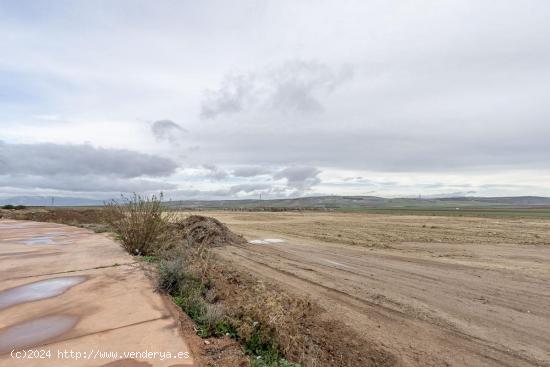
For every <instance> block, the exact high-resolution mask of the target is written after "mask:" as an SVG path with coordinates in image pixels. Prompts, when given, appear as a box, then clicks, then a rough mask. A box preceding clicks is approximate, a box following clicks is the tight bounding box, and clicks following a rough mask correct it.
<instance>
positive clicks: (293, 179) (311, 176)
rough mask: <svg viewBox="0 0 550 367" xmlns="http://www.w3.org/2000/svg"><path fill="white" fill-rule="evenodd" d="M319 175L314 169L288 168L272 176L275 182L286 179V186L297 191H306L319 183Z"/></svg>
mask: <svg viewBox="0 0 550 367" xmlns="http://www.w3.org/2000/svg"><path fill="white" fill-rule="evenodd" d="M319 173H321V171H319V170H318V169H317V168H315V167H288V168H285V169H283V170H281V171H279V172H277V173H276V174H275V175H273V178H274V179H276V180H280V179H286V182H287V186H289V187H291V188H295V189H298V190H307V189H309V188H311V187H312V186H314V185H317V184H318V183H320V182H321V180H320V179H319V177H317V176H318V175H319Z"/></svg>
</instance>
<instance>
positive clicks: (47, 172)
mask: <svg viewBox="0 0 550 367" xmlns="http://www.w3.org/2000/svg"><path fill="white" fill-rule="evenodd" d="M176 168H177V165H176V163H174V162H173V161H171V160H169V159H166V158H162V157H158V156H154V155H150V154H144V153H138V152H133V151H129V150H123V149H105V148H96V147H93V146H91V145H62V144H50V143H48V144H46V143H44V144H7V143H4V142H0V187H15V188H20V187H27V188H40V189H53V190H64V191H88V192H121V191H122V192H132V191H137V192H141V191H150V190H162V189H173V188H175V185H172V184H169V183H165V182H159V181H155V180H151V179H149V178H151V177H165V176H169V175H171V174H173V173H174V172H175V170H176Z"/></svg>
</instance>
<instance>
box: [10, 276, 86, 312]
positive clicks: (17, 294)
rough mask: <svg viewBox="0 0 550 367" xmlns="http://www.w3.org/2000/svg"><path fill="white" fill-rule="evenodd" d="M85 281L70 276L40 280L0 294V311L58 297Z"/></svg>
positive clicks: (78, 277)
mask: <svg viewBox="0 0 550 367" xmlns="http://www.w3.org/2000/svg"><path fill="white" fill-rule="evenodd" d="M85 280H86V277H84V276H71V277H61V278H53V279H46V280H40V281H38V282H33V283H28V284H24V285H20V286H18V287H15V288H11V289H7V290H5V291H2V292H0V310H1V309H4V308H8V307H11V306H14V305H18V304H21V303H26V302H32V301H37V300H41V299H45V298H51V297H55V296H58V295H60V294H62V293H64V292H66V291H67V290H68V289H69V288H71V287H73V286H75V285H77V284H80V283H82V282H84V281H85Z"/></svg>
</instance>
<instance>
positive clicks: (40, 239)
mask: <svg viewBox="0 0 550 367" xmlns="http://www.w3.org/2000/svg"><path fill="white" fill-rule="evenodd" d="M54 237H55V236H36V237H32V238H29V239H28V240H21V241H19V242H21V243H24V244H25V245H53V244H54V243H55V242H54V240H53V239H54Z"/></svg>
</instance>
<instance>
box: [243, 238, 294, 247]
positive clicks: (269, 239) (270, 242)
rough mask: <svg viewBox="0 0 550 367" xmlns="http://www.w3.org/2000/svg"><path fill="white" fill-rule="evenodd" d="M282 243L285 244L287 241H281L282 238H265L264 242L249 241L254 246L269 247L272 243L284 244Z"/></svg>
mask: <svg viewBox="0 0 550 367" xmlns="http://www.w3.org/2000/svg"><path fill="white" fill-rule="evenodd" d="M282 242H285V240H281V239H280V238H265V239H263V240H252V241H248V243H251V244H253V245H269V244H272V243H282Z"/></svg>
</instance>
